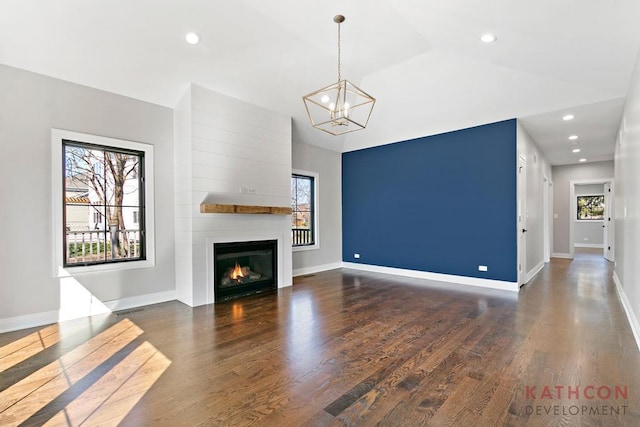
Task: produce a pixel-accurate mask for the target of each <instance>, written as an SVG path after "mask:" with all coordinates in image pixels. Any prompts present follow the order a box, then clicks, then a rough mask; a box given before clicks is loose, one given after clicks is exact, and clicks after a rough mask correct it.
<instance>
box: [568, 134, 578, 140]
mask: <svg viewBox="0 0 640 427" xmlns="http://www.w3.org/2000/svg"><path fill="white" fill-rule="evenodd" d="M569 139H570V140H571V141H575V140H576V139H578V135H571V136H570V137H569Z"/></svg>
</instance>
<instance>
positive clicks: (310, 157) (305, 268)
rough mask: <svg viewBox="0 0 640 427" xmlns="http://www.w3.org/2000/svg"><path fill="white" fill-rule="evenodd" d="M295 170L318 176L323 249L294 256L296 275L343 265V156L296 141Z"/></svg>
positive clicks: (321, 247) (298, 253)
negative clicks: (314, 173) (313, 173)
mask: <svg viewBox="0 0 640 427" xmlns="http://www.w3.org/2000/svg"><path fill="white" fill-rule="evenodd" d="M292 164H293V168H294V169H299V170H305V171H310V172H316V173H318V174H319V184H320V185H319V193H318V216H319V220H320V221H319V233H318V234H319V236H318V237H319V242H320V247H319V248H318V249H312V250H301V251H296V252H294V253H293V274H294V275H300V274H308V273H311V272H316V271H320V270H325V269H329V268H338V267H339V266H340V265H341V264H342V155H341V154H340V153H337V152H335V151H331V150H325V149H323V148H320V147H317V146H315V145H310V144H305V143H303V142H301V141H300V140H299V138H296V132H295V127H294V143H293V147H292Z"/></svg>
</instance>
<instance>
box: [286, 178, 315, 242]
mask: <svg viewBox="0 0 640 427" xmlns="http://www.w3.org/2000/svg"><path fill="white" fill-rule="evenodd" d="M316 180H317V176H316V175H315V174H311V173H306V174H302V173H294V174H293V175H292V176H291V209H292V214H291V244H292V245H293V246H294V247H314V246H316V245H317V236H316V221H317V218H316V216H317V215H316V185H317V182H316Z"/></svg>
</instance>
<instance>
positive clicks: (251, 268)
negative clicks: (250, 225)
mask: <svg viewBox="0 0 640 427" xmlns="http://www.w3.org/2000/svg"><path fill="white" fill-rule="evenodd" d="M277 247H278V241H277V240H260V241H251V242H232V243H215V244H214V245H213V257H214V264H215V266H214V267H215V270H214V274H215V280H214V294H215V301H216V302H220V301H225V300H228V299H231V298H236V297H240V296H244V295H250V294H253V293H257V292H264V291H268V290H273V289H276V288H277V286H278V283H277V282H278V279H277V277H278V273H277V271H278V270H277Z"/></svg>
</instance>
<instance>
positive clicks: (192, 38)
mask: <svg viewBox="0 0 640 427" xmlns="http://www.w3.org/2000/svg"><path fill="white" fill-rule="evenodd" d="M184 38H185V40H186V41H187V43H189V44H198V43H200V36H199V35H197V34H196V33H187V35H186V36H185V37H184Z"/></svg>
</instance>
